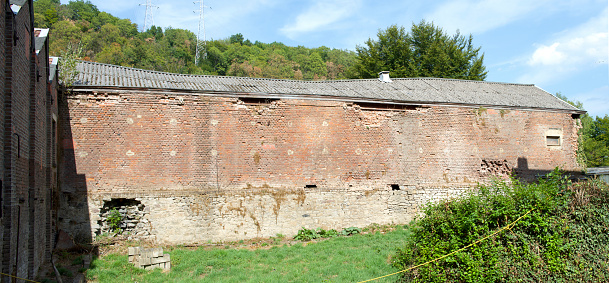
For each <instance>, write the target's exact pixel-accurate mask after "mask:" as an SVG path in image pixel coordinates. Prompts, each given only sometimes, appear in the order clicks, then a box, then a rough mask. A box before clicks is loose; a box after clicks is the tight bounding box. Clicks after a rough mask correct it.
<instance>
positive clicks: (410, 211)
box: [60, 91, 579, 243]
mask: <svg viewBox="0 0 609 283" xmlns="http://www.w3.org/2000/svg"><path fill="white" fill-rule="evenodd" d="M62 103H63V104H62V105H61V107H62V110H63V111H62V112H61V113H62V116H61V123H62V139H63V142H62V150H63V155H62V157H63V161H62V166H63V170H62V179H63V180H64V181H63V182H62V198H61V199H62V203H61V205H62V212H63V213H62V215H61V217H60V227H61V228H62V229H65V230H67V231H70V232H71V233H72V234H74V235H80V237H81V238H83V239H86V238H89V239H91V237H94V236H95V235H96V234H99V233H100V232H101V231H104V229H106V228H104V226H103V222H104V221H103V217H104V216H103V215H104V212H103V206H104V203H106V202H107V201H109V200H111V199H115V198H131V199H137V200H138V201H140V202H141V204H142V205H143V206H144V207H145V209H146V210H147V211H149V213H147V214H145V215H142V218H141V219H145V220H146V221H147V223H149V226H148V228H147V229H149V234H150V236H149V237H150V238H153V239H156V240H158V241H161V242H171V243H194V242H206V241H208V240H212V241H222V240H235V239H244V238H253V237H268V236H274V235H276V234H277V233H282V234H287V235H289V234H294V233H296V231H297V229H299V228H300V227H303V226H304V227H310V228H316V227H323V228H325V229H330V228H341V227H349V226H359V227H362V226H365V225H368V224H371V223H392V222H393V223H407V222H408V221H410V220H411V219H413V217H414V216H416V215H417V214H418V213H419V212H420V209H421V207H422V206H423V205H425V204H426V203H428V202H430V201H437V200H440V199H444V198H451V197H456V196H458V195H459V194H461V193H463V192H464V191H467V190H468V189H470V188H472V187H474V186H475V185H476V184H477V183H478V182H485V181H486V180H488V178H490V177H491V176H493V175H494V174H495V173H497V174H507V171H509V170H511V169H513V170H514V171H517V173H518V174H519V175H520V176H521V177H522V178H525V179H526V178H534V177H535V176H536V175H537V174H541V173H543V172H547V171H549V170H552V169H553V168H554V167H555V166H558V165H559V166H562V168H563V169H565V170H577V169H579V166H578V165H577V163H576V158H575V152H576V149H577V148H576V147H577V129H578V128H577V120H576V119H574V118H573V117H572V116H571V114H569V113H561V112H546V111H526V110H514V109H512V110H510V111H507V110H502V109H491V108H488V109H486V108H485V109H484V111H481V110H480V109H479V108H477V107H471V108H467V107H448V106H417V105H412V106H391V105H389V106H388V105H379V104H362V103H360V104H358V103H347V102H340V101H323V100H299V99H248V98H240V97H219V96H208V95H198V94H166V93H155V92H151V91H141V92H138V91H128V92H127V91H125V92H121V91H114V92H103V91H101V92H76V93H75V94H73V95H71V96H69V97H67V98H66V100H64V101H62ZM548 131H553V132H552V135H556V133H555V132H559V134H560V138H561V143H560V145H558V146H555V145H548V144H547V143H546V139H547V137H546V134H547V133H548ZM74 199H78V200H79V201H78V202H77V203H78V204H75V202H74V201H68V200H74ZM64 208H65V209H64ZM100 223H101V224H100ZM134 233H137V231H134Z"/></svg>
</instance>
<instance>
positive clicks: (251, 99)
mask: <svg viewBox="0 0 609 283" xmlns="http://www.w3.org/2000/svg"><path fill="white" fill-rule="evenodd" d="M239 100H241V101H243V103H245V104H271V103H272V102H273V101H279V98H268V97H266V98H260V97H239Z"/></svg>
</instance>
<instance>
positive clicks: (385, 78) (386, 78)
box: [379, 71, 391, 83]
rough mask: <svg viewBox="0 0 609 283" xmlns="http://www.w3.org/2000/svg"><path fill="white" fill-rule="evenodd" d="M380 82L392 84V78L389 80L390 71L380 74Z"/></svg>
mask: <svg viewBox="0 0 609 283" xmlns="http://www.w3.org/2000/svg"><path fill="white" fill-rule="evenodd" d="M379 81H381V82H384V83H390V82H391V78H389V71H382V72H380V73H379Z"/></svg>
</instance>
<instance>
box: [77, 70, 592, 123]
mask: <svg viewBox="0 0 609 283" xmlns="http://www.w3.org/2000/svg"><path fill="white" fill-rule="evenodd" d="M77 70H78V75H77V77H76V82H75V83H74V87H75V88H76V89H79V88H84V89H91V88H108V87H111V88H147V89H168V90H178V91H179V90H182V91H189V92H202V93H205V92H216V93H230V94H237V95H239V94H244V95H245V94H247V95H262V96H285V95H291V96H312V95H314V96H316V97H321V98H323V97H328V98H330V97H332V98H340V97H342V98H345V99H355V100H362V99H368V100H371V101H390V102H404V103H422V104H458V105H494V106H505V107H516V108H532V109H552V110H562V111H569V112H578V113H579V112H581V111H579V110H578V109H577V108H575V107H573V106H571V105H570V104H568V103H566V102H564V101H562V100H560V99H558V98H556V97H555V96H553V95H552V94H550V93H548V92H546V91H544V90H542V89H540V88H538V87H536V86H535V85H528V84H510V83H493V82H485V81H465V80H454V79H438V78H404V79H400V78H392V80H393V82H391V83H386V82H381V81H379V80H378V79H363V80H336V81H295V80H279V79H261V78H244V77H225V76H207V75H186V74H172V73H164V72H156V71H149V70H142V69H134V68H128V67H121V66H115V65H108V64H101V63H94V62H86V61H81V62H79V63H78V64H77Z"/></svg>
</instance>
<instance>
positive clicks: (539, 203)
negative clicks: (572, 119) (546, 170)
mask: <svg viewBox="0 0 609 283" xmlns="http://www.w3.org/2000/svg"><path fill="white" fill-rule="evenodd" d="M608 196H609V193H608V189H607V186H606V185H603V184H601V183H599V182H594V181H590V182H586V183H581V184H577V185H572V184H571V182H569V180H568V179H567V178H566V177H565V176H563V175H562V174H560V172H559V171H558V170H554V171H553V172H552V173H550V174H548V175H547V176H545V177H544V178H540V179H539V180H538V182H537V183H533V184H523V183H520V182H518V181H517V180H512V183H511V184H508V183H505V182H496V183H494V184H493V185H490V186H480V187H479V188H478V189H477V190H475V191H474V192H472V193H470V194H468V195H466V196H464V197H462V198H460V199H450V200H446V201H443V202H440V203H438V204H432V205H429V206H427V207H426V208H425V209H424V216H423V217H422V218H421V219H419V220H418V221H416V222H415V223H414V224H413V225H412V226H411V237H410V238H409V239H408V240H407V243H406V245H405V246H404V247H403V248H401V249H399V250H398V252H397V254H396V256H395V257H394V266H395V267H397V268H400V269H402V270H403V269H406V268H409V267H411V266H415V265H418V264H421V263H424V262H427V261H430V260H433V259H436V258H438V257H441V256H443V255H446V254H449V253H451V252H452V251H455V250H458V249H460V248H462V247H465V246H467V245H469V244H470V243H473V242H475V241H476V240H478V239H480V238H483V237H485V236H487V235H490V234H491V233H493V232H494V231H497V230H498V229H501V228H502V227H504V226H506V225H508V224H509V223H511V222H513V221H514V220H516V219H517V218H519V217H520V216H522V215H524V214H526V213H527V212H528V211H529V210H531V209H532V211H531V212H530V213H529V214H528V215H527V216H526V217H524V218H522V219H521V220H520V221H519V222H518V223H516V225H515V226H514V227H512V228H511V229H509V230H506V231H504V232H502V233H499V234H497V235H496V236H494V237H491V238H489V239H487V240H486V241H483V242H480V243H478V244H477V245H474V246H472V247H470V248H468V249H466V250H465V251H462V252H459V253H456V254H454V255H452V256H449V257H446V258H444V259H442V260H439V261H436V262H434V263H431V264H428V265H425V266H422V267H419V268H417V269H416V270H411V271H408V272H405V273H404V274H403V277H402V279H403V280H404V281H413V282H446V281H448V282H497V281H500V282H501V281H506V282H513V281H526V282H540V281H565V280H567V281H597V282H598V281H607V280H609V277H608V276H607V275H605V273H606V272H605V271H606V270H607V268H608V266H609V265H608V262H609V261H608V259H609V258H608V256H607V255H608V254H609V250H608V243H609V236H608V235H609V205H608V204H609V201H607V200H609V197H608Z"/></svg>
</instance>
